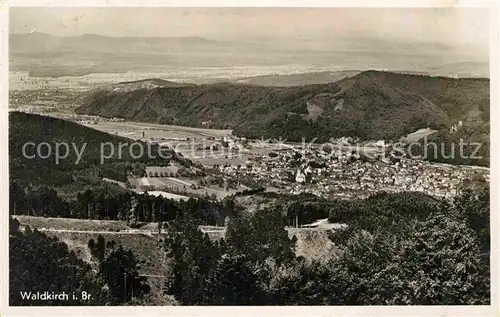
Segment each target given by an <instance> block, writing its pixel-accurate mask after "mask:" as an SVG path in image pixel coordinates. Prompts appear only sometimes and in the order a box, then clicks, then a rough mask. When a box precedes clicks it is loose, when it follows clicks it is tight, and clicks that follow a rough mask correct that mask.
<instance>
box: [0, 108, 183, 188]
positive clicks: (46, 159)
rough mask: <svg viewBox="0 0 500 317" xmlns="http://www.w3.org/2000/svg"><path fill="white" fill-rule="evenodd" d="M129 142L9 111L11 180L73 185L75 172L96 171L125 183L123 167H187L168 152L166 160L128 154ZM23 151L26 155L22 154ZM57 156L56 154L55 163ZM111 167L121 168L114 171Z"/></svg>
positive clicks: (181, 159) (74, 125) (130, 141)
mask: <svg viewBox="0 0 500 317" xmlns="http://www.w3.org/2000/svg"><path fill="white" fill-rule="evenodd" d="M132 142H133V141H132V140H130V139H127V138H124V137H119V136H116V135H111V134H108V133H105V132H101V131H97V130H94V129H91V128H88V127H85V126H83V125H80V124H77V123H74V122H70V121H66V120H62V119H57V118H52V117H46V116H41V115H34V114H28V113H23V112H11V113H10V114H9V171H10V178H11V180H16V181H21V182H23V181H28V182H31V183H35V184H38V183H43V184H51V185H55V184H59V183H66V182H72V181H73V180H74V173H73V172H74V171H78V170H85V169H89V168H98V169H99V170H101V171H103V170H108V172H110V173H111V174H115V173H114V171H113V170H116V172H117V173H120V175H109V176H113V177H110V178H113V179H118V180H124V178H125V174H126V172H127V168H125V167H126V166H125V165H123V164H129V165H130V164H139V165H144V164H152V165H163V164H168V162H169V159H171V160H177V161H179V162H180V163H183V164H186V165H189V164H190V162H189V161H188V160H184V159H183V158H182V157H180V156H178V155H177V154H176V153H174V152H173V151H171V150H164V151H167V152H168V153H167V152H164V153H162V154H164V155H163V156H164V157H165V158H160V157H159V155H156V157H157V158H156V159H152V158H149V157H148V156H147V155H143V156H139V155H138V153H139V150H137V149H136V151H135V152H133V151H132V152H131V151H130V144H132ZM43 143H46V144H43ZM41 144H43V145H41ZM58 144H59V145H58ZM120 144H124V145H129V146H124V147H122V152H121V154H120V152H119V151H118V147H119V145H120ZM25 145H26V146H25ZM23 147H24V149H23ZM111 148H113V149H114V150H113V151H112V150H111ZM37 149H39V151H38V152H37ZM49 149H50V152H48V151H49ZM23 150H24V152H25V154H26V155H25V154H23ZM154 150H155V149H153V148H152V153H155V152H153V151H154ZM146 151H147V148H146V147H145V145H144V153H147V152H146ZM56 153H59V155H58V156H59V160H58V161H57V156H56ZM101 154H104V156H103V157H104V158H103V162H102V163H103V164H101ZM113 164H122V166H121V167H120V168H116V169H115V168H114V167H113ZM129 165H127V166H129ZM130 166H131V165H130ZM130 166H129V167H130ZM109 176H108V177H109Z"/></svg>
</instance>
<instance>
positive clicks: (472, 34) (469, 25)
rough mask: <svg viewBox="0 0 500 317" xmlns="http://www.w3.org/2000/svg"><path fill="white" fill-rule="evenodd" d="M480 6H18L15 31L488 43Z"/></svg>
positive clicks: (485, 18)
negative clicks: (474, 7)
mask: <svg viewBox="0 0 500 317" xmlns="http://www.w3.org/2000/svg"><path fill="white" fill-rule="evenodd" d="M488 25H489V22H488V11H487V10H486V9H477V8H476V9H473V8H412V9H409V8H397V9H391V8H47V7H45V8H11V9H10V33H28V32H31V31H38V32H45V33H49V34H52V35H59V36H73V35H81V34H86V33H92V34H101V35H108V36H157V37H181V36H199V37H205V38H209V39H213V40H235V39H238V40H256V39H261V40H262V39H267V40H272V39H288V40H294V39H301V38H308V39H316V40H318V41H327V40H335V39H351V40H357V39H359V40H384V41H403V42H404V41H407V42H413V43H440V44H444V45H451V46H457V45H459V46H469V47H474V49H477V50H479V51H484V52H486V51H488V40H489V34H488Z"/></svg>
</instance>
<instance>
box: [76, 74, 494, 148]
mask: <svg viewBox="0 0 500 317" xmlns="http://www.w3.org/2000/svg"><path fill="white" fill-rule="evenodd" d="M157 83H158V82H157ZM136 84H139V83H136ZM122 85H124V86H126V85H128V86H130V83H127V84H122ZM119 87H120V85H115V86H114V87H113V88H110V87H105V88H103V89H98V90H96V91H92V92H91V93H87V94H86V95H84V96H83V97H82V99H81V100H82V101H81V102H82V106H80V107H79V108H77V109H76V112H77V113H79V114H90V115H98V116H102V117H121V118H125V119H127V120H133V121H144V122H156V123H166V124H178V125H186V126H198V127H199V126H202V125H203V126H212V127H216V128H231V129H233V130H234V133H236V134H238V135H242V136H247V137H254V138H260V137H272V138H278V137H283V138H287V139H288V140H291V141H292V140H293V141H301V140H302V138H303V137H305V138H306V139H312V138H318V139H319V140H323V141H326V140H328V139H330V138H331V137H340V136H355V137H359V138H361V139H398V138H399V137H401V136H403V135H406V134H408V133H411V132H413V131H415V130H417V129H420V128H425V127H430V128H432V129H437V130H440V129H444V128H448V127H450V126H452V125H453V124H456V123H457V122H458V121H459V120H461V121H464V122H475V123H478V122H479V123H481V122H484V123H489V80H488V79H454V78H446V77H430V76H423V75H409V74H397V73H391V72H379V71H366V72H362V73H360V74H357V75H355V76H352V77H346V78H343V79H341V80H339V81H336V82H332V83H326V84H315V85H303V86H291V87H270V86H256V85H249V84H235V83H219V84H209V85H182V86H178V87H171V86H170V87H169V84H167V86H162V85H156V86H153V87H150V88H147V87H137V89H120V88H119ZM128 88H130V87H128Z"/></svg>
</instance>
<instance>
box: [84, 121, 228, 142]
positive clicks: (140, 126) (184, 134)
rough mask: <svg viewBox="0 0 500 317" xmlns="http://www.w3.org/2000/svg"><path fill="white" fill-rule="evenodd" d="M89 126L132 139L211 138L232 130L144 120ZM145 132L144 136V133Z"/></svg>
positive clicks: (101, 123) (226, 133) (100, 123)
mask: <svg viewBox="0 0 500 317" xmlns="http://www.w3.org/2000/svg"><path fill="white" fill-rule="evenodd" d="M85 126H88V127H89V128H92V129H96V130H100V131H103V132H107V133H110V134H118V135H121V136H125V137H128V138H131V139H142V140H150V139H162V138H163V139H184V138H209V137H220V136H226V135H230V134H231V132H232V131H231V130H217V129H202V128H192V127H184V126H176V125H165V124H154V123H143V122H130V121H120V122H99V123H97V124H85ZM143 132H144V136H143V135H142V133H143Z"/></svg>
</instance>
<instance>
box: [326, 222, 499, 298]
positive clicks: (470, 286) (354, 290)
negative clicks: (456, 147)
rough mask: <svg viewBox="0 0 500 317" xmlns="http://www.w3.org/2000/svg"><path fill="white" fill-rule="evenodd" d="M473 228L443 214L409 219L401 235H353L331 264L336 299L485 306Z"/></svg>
mask: <svg viewBox="0 0 500 317" xmlns="http://www.w3.org/2000/svg"><path fill="white" fill-rule="evenodd" d="M478 255H479V253H478V244H477V241H476V239H475V237H474V234H473V232H472V230H471V229H469V228H467V225H466V224H465V223H463V222H461V221H457V220H454V219H452V218H451V217H449V215H447V214H444V213H442V214H435V215H433V216H431V217H429V218H428V219H426V220H414V221H412V222H411V224H410V226H409V228H408V230H407V231H406V233H405V234H404V235H401V236H391V235H385V236H384V235H382V234H377V235H373V234H370V233H367V232H359V233H356V234H355V235H353V236H352V237H351V238H350V239H349V241H348V242H347V244H346V246H345V247H343V248H342V251H341V256H340V258H339V259H338V260H335V261H334V262H333V263H332V264H331V265H332V267H333V272H332V281H331V283H332V284H333V285H336V286H337V288H338V292H339V293H338V296H337V298H338V299H340V301H341V302H340V303H343V304H356V305H412V304H413V305H452V304H455V305H456V304H465V305H474V304H487V303H488V302H489V272H488V268H487V266H485V265H484V264H483V263H482V262H481V260H480V258H479V257H478Z"/></svg>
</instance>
